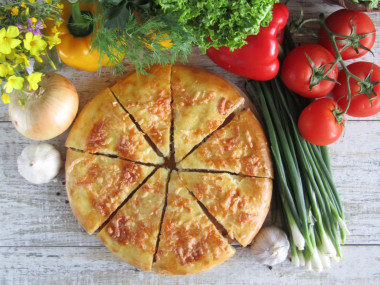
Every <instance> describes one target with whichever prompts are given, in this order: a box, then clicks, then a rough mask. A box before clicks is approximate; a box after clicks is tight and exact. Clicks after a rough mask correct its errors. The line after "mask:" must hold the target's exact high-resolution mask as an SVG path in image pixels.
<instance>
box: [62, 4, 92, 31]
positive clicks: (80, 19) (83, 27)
mask: <svg viewBox="0 0 380 285" xmlns="http://www.w3.org/2000/svg"><path fill="white" fill-rule="evenodd" d="M67 1H68V2H69V4H70V8H71V17H70V19H69V22H68V23H67V28H68V30H69V32H70V34H72V35H73V36H74V37H77V38H80V37H86V36H88V35H89V34H91V33H92V31H93V23H92V22H93V21H92V18H93V16H92V14H91V12H90V11H81V9H80V6H79V1H78V0H67ZM84 15H86V16H84Z"/></svg>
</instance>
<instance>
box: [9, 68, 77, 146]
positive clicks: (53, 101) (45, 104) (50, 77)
mask: <svg viewBox="0 0 380 285" xmlns="http://www.w3.org/2000/svg"><path fill="white" fill-rule="evenodd" d="M39 85H40V87H39V89H38V90H36V91H35V92H33V93H31V94H30V97H29V98H28V99H27V101H26V103H25V107H24V108H23V107H22V106H21V105H20V104H19V102H18V100H19V98H18V96H17V94H12V96H11V101H10V103H9V117H10V119H11V121H12V123H13V125H14V126H15V128H16V130H17V131H18V132H19V133H21V134H22V135H24V136H25V137H27V138H30V139H33V140H48V139H51V138H54V137H56V136H58V135H60V134H62V133H63V132H64V131H66V130H67V129H68V128H69V126H70V125H71V123H72V122H73V120H74V118H75V116H76V114H77V112H78V106H79V98H78V93H77V91H76V89H75V87H74V85H73V84H72V83H71V82H70V81H69V80H68V79H67V78H66V77H64V76H62V75H60V74H58V73H49V74H46V75H45V76H44V77H42V80H41V82H40V84H39Z"/></svg>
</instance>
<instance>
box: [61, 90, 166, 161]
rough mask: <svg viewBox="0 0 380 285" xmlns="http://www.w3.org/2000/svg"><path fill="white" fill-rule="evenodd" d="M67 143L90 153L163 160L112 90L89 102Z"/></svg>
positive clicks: (142, 159) (135, 159) (132, 158)
mask: <svg viewBox="0 0 380 285" xmlns="http://www.w3.org/2000/svg"><path fill="white" fill-rule="evenodd" d="M65 145H66V146H67V147H70V148H75V149H79V150H83V151H85V152H89V153H103V154H110V155H117V156H120V157H123V158H127V159H130V160H133V161H141V162H147V163H155V164H161V163H163V162H164V160H163V158H162V157H159V156H158V155H157V154H156V152H155V151H154V150H153V148H152V147H151V146H150V145H149V144H148V142H147V141H146V140H145V138H144V136H143V134H142V133H141V132H140V131H139V130H138V129H137V127H136V126H135V124H134V123H133V122H132V120H131V118H130V117H129V115H128V114H127V113H126V112H125V111H124V110H123V109H122V108H121V107H120V105H119V104H118V103H117V101H116V99H115V98H114V96H113V95H112V93H111V92H110V91H109V89H105V90H103V91H102V92H100V93H99V94H98V95H97V96H96V97H95V98H93V99H92V100H91V101H90V102H89V103H87V104H86V106H85V107H84V108H83V110H82V111H81V113H80V114H79V115H78V118H77V119H76V121H75V123H74V125H73V127H72V129H71V131H70V133H69V136H68V138H67V140H66V144H65Z"/></svg>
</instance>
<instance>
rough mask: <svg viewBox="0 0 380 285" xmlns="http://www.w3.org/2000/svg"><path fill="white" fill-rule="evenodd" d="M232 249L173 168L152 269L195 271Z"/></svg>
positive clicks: (227, 254)
mask: <svg viewBox="0 0 380 285" xmlns="http://www.w3.org/2000/svg"><path fill="white" fill-rule="evenodd" d="M234 252H235V250H234V249H233V248H232V247H231V246H230V245H229V244H228V242H227V241H226V240H225V239H224V238H223V237H222V236H221V234H220V233H219V232H218V230H217V229H216V228H215V226H214V225H213V224H212V223H211V221H210V220H209V219H208V217H207V216H206V215H205V214H204V213H203V211H202V209H201V208H200V206H199V205H198V203H197V201H196V200H195V198H194V197H193V196H192V195H191V194H190V193H189V192H188V190H187V189H186V188H185V187H184V185H183V183H182V182H181V181H180V179H179V177H178V174H177V172H175V171H173V172H172V175H171V177H170V182H169V190H168V197H167V208H166V212H165V216H164V220H163V223H162V227H161V234H160V243H159V247H158V251H157V254H156V264H155V266H154V268H155V271H156V272H157V273H159V274H170V275H172V274H191V273H198V272H201V271H205V270H207V269H209V268H211V267H213V266H216V265H218V264H220V263H222V262H223V261H225V260H226V259H228V258H229V257H231V256H232V255H233V254H234Z"/></svg>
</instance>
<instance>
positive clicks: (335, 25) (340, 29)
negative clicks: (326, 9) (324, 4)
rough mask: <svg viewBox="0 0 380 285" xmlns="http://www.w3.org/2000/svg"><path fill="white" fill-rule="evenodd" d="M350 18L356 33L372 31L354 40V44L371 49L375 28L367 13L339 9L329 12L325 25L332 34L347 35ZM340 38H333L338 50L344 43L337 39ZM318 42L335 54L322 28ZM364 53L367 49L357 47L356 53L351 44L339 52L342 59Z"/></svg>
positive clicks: (350, 28) (350, 30) (350, 27)
mask: <svg viewBox="0 0 380 285" xmlns="http://www.w3.org/2000/svg"><path fill="white" fill-rule="evenodd" d="M351 20H352V22H353V24H354V25H355V29H356V34H357V35H364V34H369V33H372V34H370V35H368V36H367V37H364V38H362V39H360V40H359V42H356V46H357V47H358V43H360V44H361V45H363V46H365V47H366V48H368V49H371V48H372V46H373V44H374V43H375V39H376V33H375V32H376V28H375V25H374V24H373V22H372V20H371V18H370V17H369V16H368V15H367V14H365V13H363V12H359V11H352V10H347V9H341V10H338V11H336V12H334V13H332V14H330V15H329V16H328V17H327V18H326V25H327V27H328V28H329V30H330V31H332V32H333V33H334V34H339V35H346V36H349V35H351V34H352V25H351V22H350V21H351ZM342 39H343V38H342V37H337V38H336V40H335V42H336V44H337V46H338V49H339V50H340V49H341V48H343V47H344V45H345V43H343V42H341V41H339V40H342ZM319 43H320V44H321V45H323V46H324V47H326V48H327V49H328V50H329V51H330V52H331V53H332V54H335V52H334V48H333V45H332V44H331V42H330V40H329V37H328V36H327V34H326V32H325V31H324V30H323V28H321V30H320V33H319ZM354 44H355V43H354ZM365 53H367V50H365V49H363V48H360V47H358V53H357V52H356V51H355V49H354V48H353V47H352V46H351V47H349V48H347V49H345V50H343V51H341V53H340V54H341V56H342V58H343V59H351V58H358V57H361V56H362V55H364V54H365Z"/></svg>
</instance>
